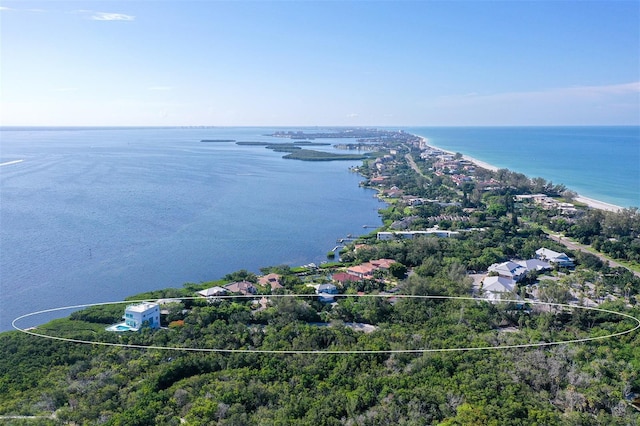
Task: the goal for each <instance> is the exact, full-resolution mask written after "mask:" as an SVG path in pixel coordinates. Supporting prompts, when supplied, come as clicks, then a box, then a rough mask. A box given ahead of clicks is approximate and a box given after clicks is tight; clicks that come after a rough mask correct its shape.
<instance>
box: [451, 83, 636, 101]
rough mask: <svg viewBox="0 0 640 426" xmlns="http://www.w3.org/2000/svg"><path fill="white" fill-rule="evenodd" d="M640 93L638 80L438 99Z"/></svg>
mask: <svg viewBox="0 0 640 426" xmlns="http://www.w3.org/2000/svg"><path fill="white" fill-rule="evenodd" d="M634 93H640V82H632V83H624V84H611V85H604V86H573V87H560V88H552V89H547V90H538V91H529V92H505V93H494V94H488V95H482V94H479V93H475V92H474V93H468V94H464V95H452V96H444V97H441V98H440V99H439V100H440V101H442V102H443V103H446V104H457V103H460V104H467V103H477V102H485V101H532V100H565V101H568V100H576V99H586V98H597V97H602V96H620V95H629V94H634Z"/></svg>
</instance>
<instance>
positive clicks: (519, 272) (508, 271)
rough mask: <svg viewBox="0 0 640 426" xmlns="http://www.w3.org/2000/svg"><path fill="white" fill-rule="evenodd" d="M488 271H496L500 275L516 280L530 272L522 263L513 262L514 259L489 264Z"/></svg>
mask: <svg viewBox="0 0 640 426" xmlns="http://www.w3.org/2000/svg"><path fill="white" fill-rule="evenodd" d="M488 271H489V272H496V273H497V274H498V275H499V276H501V277H505V278H510V279H512V280H514V281H519V280H520V279H522V278H523V277H524V276H525V275H526V274H527V272H528V271H527V268H525V267H523V266H522V265H520V264H518V263H516V262H512V261H508V262H502V263H494V264H493V265H491V266H489V268H488Z"/></svg>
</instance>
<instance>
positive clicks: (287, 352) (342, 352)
mask: <svg viewBox="0 0 640 426" xmlns="http://www.w3.org/2000/svg"><path fill="white" fill-rule="evenodd" d="M336 296H338V297H380V298H392V297H393V298H396V299H402V298H404V299H409V298H413V299H440V300H466V301H486V302H492V301H493V300H491V299H485V298H476V297H466V296H435V295H392V296H390V295H386V294H385V295H381V294H363V295H358V294H349V295H344V294H343V295H336ZM256 297H257V296H255V295H233V296H219V297H217V299H255V298H256ZM262 297H269V298H270V297H301V298H305V297H306V298H309V297H317V295H315V294H284V295H262ZM172 299H176V300H198V299H202V298H201V297H174V298H172ZM149 300H150V299H139V300H123V301H115V302H99V303H88V304H82V305H73V306H63V307H58V308H51V309H44V310H40V311H36V312H30V313H27V314H24V315H20V316H19V317H17V318H14V319H13V321H11V326H12V327H13V328H14V329H16V330H17V331H20V332H22V333H25V334H29V335H32V336H36V337H41V338H45V339H51V340H58V341H63V342H69V343H80V344H89V345H97V346H115V347H122V348H130V349H155V350H171V351H183V352H214V353H261V354H281V355H293V354H308V355H323V354H326V355H348V354H420V353H433V352H468V351H485V350H503V349H520V348H535V347H542V346H559V345H567V344H571V343H585V342H590V341H596V340H605V339H610V338H613V337H619V336H622V335H625V334H629V333H633V332H634V331H636V330H638V329H640V319H639V318H636V317H634V316H633V315H629V314H626V313H624V312H617V311H612V310H609V309H602V308H597V307H589V306H580V305H569V304H565V303H553V302H541V301H534V300H516V299H502V300H500V302H507V303H523V302H524V303H529V304H532V305H546V306H550V307H551V306H552V307H560V308H570V309H582V310H586V311H597V312H603V313H608V314H613V315H617V316H618V317H623V318H626V319H631V320H633V321H635V323H636V324H635V326H634V327H632V328H629V329H627V330H623V331H618V332H615V333H611V334H607V335H603V336H593V337H585V338H581V339H570V340H561V341H553V342H537V343H522V344H514V345H498V346H479V347H465V348H435V349H389V350H288V349H285V350H267V349H218V348H189V347H177V346H176V347H173V346H155V345H136V344H125V343H111V342H98V341H91V340H82V339H72V338H66V337H58V336H49V335H46V334H41V333H36V332H34V331H33V329H32V328H20V327H18V325H17V323H18V322H19V321H20V320H21V319H24V318H29V317H34V316H37V315H40V314H45V313H50V312H58V311H63V310H70V309H81V308H88V307H91V306H105V305H120V304H127V303H139V302H148V301H149Z"/></svg>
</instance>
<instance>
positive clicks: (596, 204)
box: [416, 135, 624, 212]
mask: <svg viewBox="0 0 640 426" xmlns="http://www.w3.org/2000/svg"><path fill="white" fill-rule="evenodd" d="M416 136H418V135H416ZM418 137H419V138H420V139H421V140H422V141H424V143H425V144H426V145H427V146H428V147H430V148H433V149H437V150H439V151H442V152H446V153H447V154H451V155H455V154H456V153H455V152H453V151H450V150H448V149H443V148H440V147H439V146H435V145H433V144H431V143H430V142H429V139H428V138H425V137H424V136H418ZM461 154H462V153H461ZM462 158H463V159H465V160H467V161H469V162H471V163H473V164H475V165H476V166H478V167H480V168H483V169H487V170H491V171H492V172H497V171H498V170H499V168H498V167H496V166H494V165H493V164H489V163H487V162H485V161H482V160H478V159H477V158H473V157H471V156H469V155H465V154H462ZM574 200H575V201H576V202H578V203H582V204H586V205H587V206H588V207H590V208H592V209H598V210H604V211H609V212H619V211H621V210H624V207H621V206H618V205H615V204H611V203H606V202H604V201H600V200H596V199H594V198H589V197H585V196H584V195H581V194H578V195H577V196H576V197H575V198H574Z"/></svg>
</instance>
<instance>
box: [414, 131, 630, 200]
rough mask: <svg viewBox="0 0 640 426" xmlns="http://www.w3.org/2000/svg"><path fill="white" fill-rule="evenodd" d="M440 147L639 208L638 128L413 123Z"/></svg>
mask: <svg viewBox="0 0 640 426" xmlns="http://www.w3.org/2000/svg"><path fill="white" fill-rule="evenodd" d="M405 130H406V131H408V132H410V133H413V134H416V135H420V136H424V137H426V138H428V139H429V142H430V143H432V144H433V145H435V146H438V147H440V148H442V149H446V150H450V151H454V152H461V153H463V154H467V155H469V156H471V157H474V158H477V159H478V160H481V161H484V162H486V163H489V164H491V165H494V166H496V167H499V168H507V169H510V170H513V171H517V172H521V173H524V174H525V175H527V176H529V177H542V178H544V179H546V180H548V181H552V182H553V183H556V184H558V183H562V184H564V185H565V186H567V188H569V189H572V190H574V191H576V192H578V193H579V194H580V195H583V196H585V197H589V198H593V199H596V200H600V201H604V202H607V203H611V204H614V205H618V206H622V207H640V127H637V126H615V127H599V126H585V127H415V128H406V129H405Z"/></svg>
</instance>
